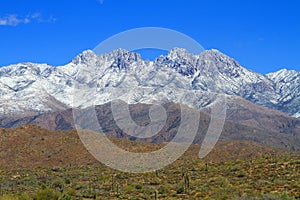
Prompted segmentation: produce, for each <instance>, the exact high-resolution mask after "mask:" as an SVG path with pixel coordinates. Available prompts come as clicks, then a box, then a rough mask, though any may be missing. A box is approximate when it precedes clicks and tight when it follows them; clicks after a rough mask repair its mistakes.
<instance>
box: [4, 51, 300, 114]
mask: <svg viewBox="0 0 300 200" xmlns="http://www.w3.org/2000/svg"><path fill="white" fill-rule="evenodd" d="M0 85H1V88H0V94H1V99H0V113H1V114H8V113H14V112H21V113H22V112H26V111H27V110H30V111H33V112H39V113H40V112H45V111H49V110H51V108H50V107H49V104H51V105H53V104H57V102H60V103H61V104H64V105H66V106H67V107H72V106H73V107H74V106H75V107H76V106H80V107H88V106H90V105H92V104H94V103H96V104H99V105H100V104H104V103H107V102H109V101H111V100H113V98H117V97H118V98H121V99H122V100H124V101H126V102H128V103H151V102H155V101H157V100H160V99H167V100H168V101H171V102H175V103H186V104H187V105H188V106H191V107H194V108H197V109H198V108H203V107H206V106H209V105H210V104H213V102H214V97H213V96H210V94H209V92H213V93H219V94H226V95H232V96H239V97H242V98H244V99H246V100H249V101H252V102H254V103H256V104H259V105H263V106H266V107H269V108H273V109H277V110H280V111H283V112H285V113H287V114H289V115H290V116H295V117H299V116H300V111H299V110H300V91H299V90H300V88H299V85H300V73H299V72H296V71H293V70H280V71H278V72H275V73H270V74H267V75H262V74H259V73H255V72H253V71H250V70H248V69H246V68H244V67H242V66H241V65H240V64H239V63H238V62H237V61H235V60H234V59H232V58H230V57H229V56H227V55H225V54H223V53H222V52H220V51H219V50H216V49H212V50H206V51H204V52H202V53H200V54H198V55H193V54H191V53H190V52H188V51H187V50H186V49H182V48H174V49H172V50H171V51H170V52H169V53H168V54H167V55H165V56H160V57H158V58H157V59H155V60H154V61H144V60H142V57H141V55H140V54H138V53H136V52H130V51H127V50H124V49H117V50H114V51H112V52H110V53H107V54H102V55H97V54H96V53H94V52H93V51H91V50H86V51H83V52H82V53H80V54H79V55H78V56H76V57H75V58H74V59H73V60H72V61H71V62H70V63H69V64H67V65H65V66H60V67H55V68H54V67H51V66H49V65H46V64H34V63H20V64H16V65H11V66H7V67H3V68H0ZM75 86H80V87H82V88H94V89H95V90H96V91H98V92H97V94H96V96H95V97H93V98H90V99H89V98H81V99H78V101H75V104H74V100H73V97H74V87H75ZM186 91H194V92H195V93H196V94H197V95H198V96H197V99H190V100H189V101H184V102H182V99H181V95H182V94H184V93H185V92H186ZM46 94H47V95H46ZM49 95H50V96H52V97H53V98H52V99H49V98H47V99H48V100H45V99H43V96H49ZM85 95H86V96H87V97H88V96H89V95H88V94H85ZM204 96H205V98H204ZM54 99H55V101H57V102H54ZM52 107H53V106H52ZM54 107H55V106H54Z"/></svg>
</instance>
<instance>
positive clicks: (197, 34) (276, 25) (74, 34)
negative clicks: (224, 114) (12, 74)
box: [0, 0, 300, 73]
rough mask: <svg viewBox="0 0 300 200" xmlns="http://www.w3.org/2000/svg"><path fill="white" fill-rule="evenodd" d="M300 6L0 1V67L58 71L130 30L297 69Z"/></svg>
mask: <svg viewBox="0 0 300 200" xmlns="http://www.w3.org/2000/svg"><path fill="white" fill-rule="evenodd" d="M299 10H300V1H297V0H294V1H292V0H291V1H289V0H282V1H277V0H224V1H217V0H215V1H209V0H205V1H202V0H194V1H192V0H190V1H189V0H170V1H169V0H144V1H143V0H139V1H137V0H78V1H69V0H68V1H67V0H1V1H0V38H1V39H0V66H4V65H8V64H12V63H18V62H23V61H31V62H39V63H49V64H51V65H63V64H66V63H67V62H69V61H70V60H71V59H72V58H73V57H74V56H76V55H77V54H78V53H80V52H81V51H83V50H85V49H93V48H94V47H95V46H96V45H97V44H99V43H100V42H101V41H103V40H105V39H107V38H108V37H110V36H112V35H114V34H117V33H119V32H121V31H125V30H127V29H132V28H138V27H148V26H151V27H164V28H170V29H174V30H177V31H180V32H182V33H184V34H187V35H189V36H190V37H192V38H194V39H195V40H197V41H198V42H199V43H200V44H202V46H203V47H204V48H205V49H211V48H216V49H219V50H220V51H222V52H224V53H226V54H228V55H229V56H231V57H233V58H235V59H236V60H238V61H239V62H240V63H241V64H242V65H243V66H244V67H247V68H249V69H252V70H254V71H258V72H261V73H267V72H271V71H275V70H278V69H280V68H288V69H296V70H298V71H300V39H299V36H300V12H299Z"/></svg>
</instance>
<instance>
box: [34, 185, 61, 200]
mask: <svg viewBox="0 0 300 200" xmlns="http://www.w3.org/2000/svg"><path fill="white" fill-rule="evenodd" d="M59 196H60V193H59V192H57V191H55V190H53V189H50V188H46V189H43V190H39V191H38V192H37V193H36V194H35V195H34V197H33V199H34V200H46V199H47V200H58V199H59Z"/></svg>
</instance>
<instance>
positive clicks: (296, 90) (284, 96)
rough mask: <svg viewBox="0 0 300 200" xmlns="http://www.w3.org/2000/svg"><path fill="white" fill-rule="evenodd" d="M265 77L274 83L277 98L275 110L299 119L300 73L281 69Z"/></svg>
mask: <svg viewBox="0 0 300 200" xmlns="http://www.w3.org/2000/svg"><path fill="white" fill-rule="evenodd" d="M267 77H268V78H269V79H271V80H272V81H273V82H274V83H275V92H276V94H277V95H278V96H279V99H278V104H277V105H276V106H277V109H279V110H282V111H285V112H286V113H288V114H290V115H291V116H294V117H300V73H299V72H297V71H294V70H286V69H283V70H280V71H278V72H275V73H270V74H267Z"/></svg>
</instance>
